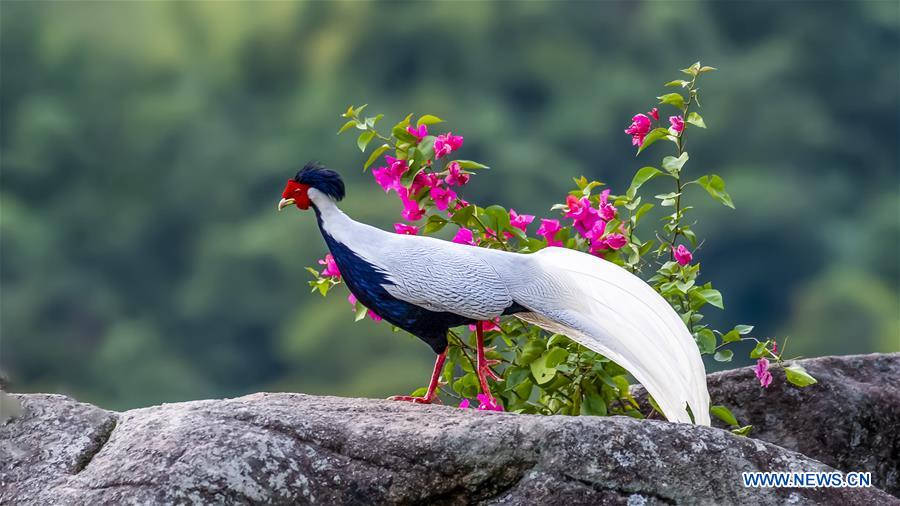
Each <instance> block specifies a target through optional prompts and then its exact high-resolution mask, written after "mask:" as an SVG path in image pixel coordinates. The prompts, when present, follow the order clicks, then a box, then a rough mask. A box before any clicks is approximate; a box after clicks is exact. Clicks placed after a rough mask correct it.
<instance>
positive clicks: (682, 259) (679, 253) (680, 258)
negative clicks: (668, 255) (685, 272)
mask: <svg viewBox="0 0 900 506" xmlns="http://www.w3.org/2000/svg"><path fill="white" fill-rule="evenodd" d="M672 255H673V256H674V257H675V261H676V262H678V265H687V264H689V263H691V260H693V259H694V255H692V254H691V251H690V250H689V249H687V248H685V247H684V244H679V245H678V247H677V248H675V247H673V248H672Z"/></svg>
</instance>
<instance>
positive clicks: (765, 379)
mask: <svg viewBox="0 0 900 506" xmlns="http://www.w3.org/2000/svg"><path fill="white" fill-rule="evenodd" d="M753 372H754V373H756V379H758V380H759V385H760V386H761V387H763V388H769V385H771V384H772V373H771V372H769V361H768V360H767V359H766V358H765V357H763V358H761V359H759V360H757V361H756V367H755V368H754V369H753Z"/></svg>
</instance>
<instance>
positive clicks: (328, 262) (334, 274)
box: [319, 253, 341, 279]
mask: <svg viewBox="0 0 900 506" xmlns="http://www.w3.org/2000/svg"><path fill="white" fill-rule="evenodd" d="M319 265H324V266H325V269H323V270H322V275H323V276H325V277H328V278H337V279H340V278H341V271H340V270H338V266H337V263H336V262H335V261H334V257H333V256H331V253H329V254H327V255H325V258H323V259H321V260H319Z"/></svg>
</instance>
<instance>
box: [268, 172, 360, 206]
mask: <svg viewBox="0 0 900 506" xmlns="http://www.w3.org/2000/svg"><path fill="white" fill-rule="evenodd" d="M311 190H315V191H318V192H319V193H321V194H323V195H325V196H327V197H329V198H331V199H333V200H335V201H338V200H341V199H342V198H344V181H343V180H342V179H341V176H340V175H339V174H338V173H337V172H335V171H333V170H330V169H326V168H325V167H324V166H322V165H320V164H319V163H318V162H309V163H307V164H306V165H305V166H304V167H303V168H302V169H300V170H299V171H298V172H297V175H296V176H294V178H293V179H289V180H288V182H287V186H285V187H284V192H283V193H282V194H281V201H280V202H278V210H279V211H281V210H282V209H284V208H285V207H287V206H289V205H291V204H293V205H295V206H297V208H299V209H303V210H306V209H309V206H310V204H311V203H312V202H311V201H310V191H311Z"/></svg>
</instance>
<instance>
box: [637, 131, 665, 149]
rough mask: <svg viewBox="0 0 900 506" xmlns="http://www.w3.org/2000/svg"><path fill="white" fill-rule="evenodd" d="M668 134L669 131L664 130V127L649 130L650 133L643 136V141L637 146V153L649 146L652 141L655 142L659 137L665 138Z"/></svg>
mask: <svg viewBox="0 0 900 506" xmlns="http://www.w3.org/2000/svg"><path fill="white" fill-rule="evenodd" d="M668 136H669V131H668V130H666V129H665V128H654V129H653V130H651V131H650V133H648V134H647V136H646V137H644V142H642V143H641V147H639V148H638V150H637V154H641V151H643V150H645V149H647V148H648V147H650V145H651V144H653V143H654V142H656V141H658V140H660V139H665V138H666V137H668Z"/></svg>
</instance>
